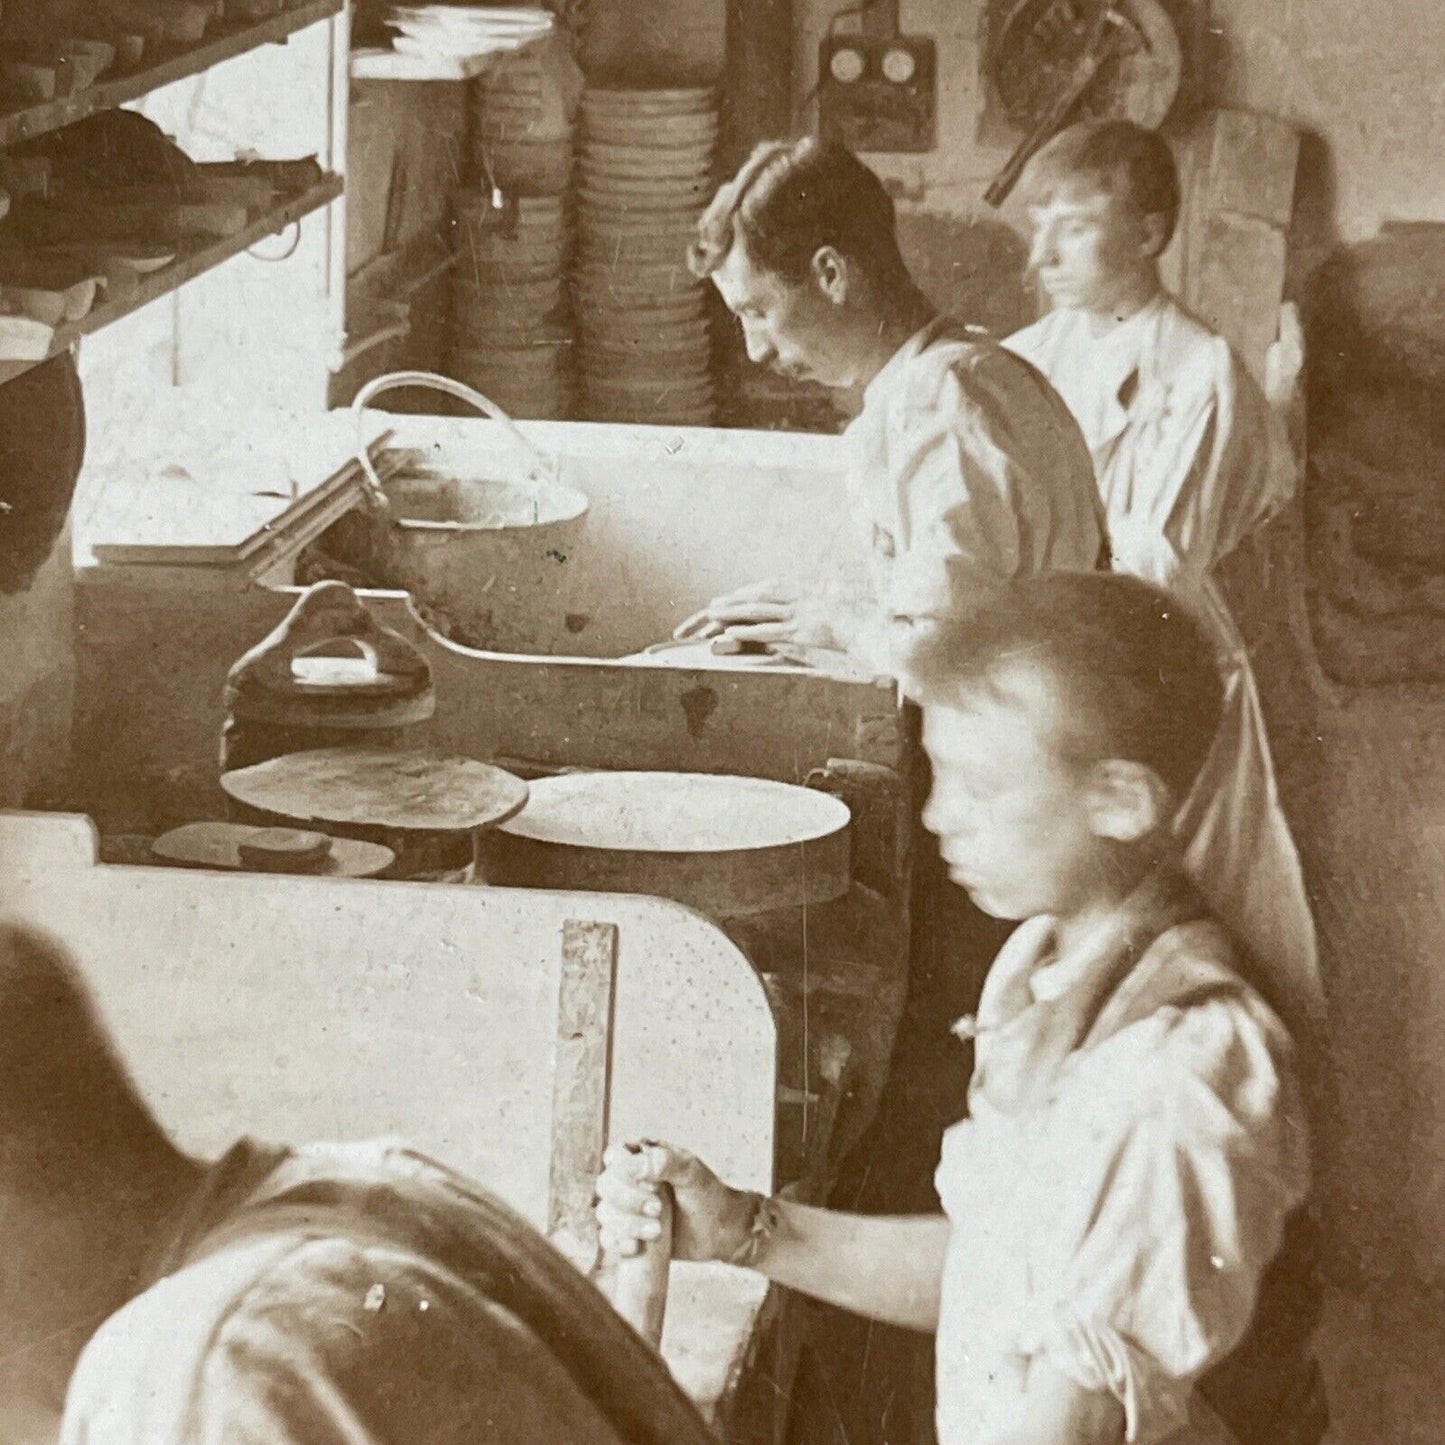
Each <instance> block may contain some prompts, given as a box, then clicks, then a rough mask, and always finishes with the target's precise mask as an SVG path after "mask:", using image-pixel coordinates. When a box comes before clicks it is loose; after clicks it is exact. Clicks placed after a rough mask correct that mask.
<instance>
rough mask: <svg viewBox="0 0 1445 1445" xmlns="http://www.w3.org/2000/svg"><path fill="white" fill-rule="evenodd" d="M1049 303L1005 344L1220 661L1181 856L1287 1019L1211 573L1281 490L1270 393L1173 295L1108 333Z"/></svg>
mask: <svg viewBox="0 0 1445 1445" xmlns="http://www.w3.org/2000/svg"><path fill="white" fill-rule="evenodd" d="M1091 322H1092V318H1091V317H1090V316H1089V315H1088V314H1087V313H1084V312H1080V311H1071V310H1059V311H1054V312H1051V313H1050V314H1049V315H1048V316H1045V317H1044V318H1043V320H1041V321H1039V322H1037V323H1036V324H1035V325H1033V326H1030V327H1028V328H1026V329H1025V330H1023V331H1020V332H1018V333H1017V334H1016V335H1014V336H1011V337H1010V338H1009V339H1008V340H1007V342H1005V345H1007V346H1008V347H1009V348H1010V349H1012V350H1014V351H1016V352H1017V353H1018V354H1019V355H1020V356H1022V357H1024V358H1025V359H1027V360H1028V361H1031V362H1032V363H1033V364H1034V365H1035V366H1037V367H1038V368H1039V370H1040V371H1042V372H1043V373H1044V375H1045V376H1047V377H1048V378H1049V380H1050V381H1051V382H1052V383H1053V385H1054V386H1055V387H1056V388H1057V390H1058V391H1059V393H1060V395H1061V396H1062V397H1063V398H1064V400H1065V401H1066V402H1067V403H1068V406H1069V409H1070V410H1071V411H1072V412H1073V414H1074V416H1075V417H1076V418H1077V419H1078V421H1079V425H1080V427H1081V428H1082V429H1083V433H1084V436H1085V438H1086V440H1087V442H1088V445H1089V449H1090V451H1091V453H1092V454H1093V462H1094V470H1095V474H1096V476H1097V478H1098V487H1099V492H1100V495H1101V497H1102V499H1103V504H1104V510H1105V515H1106V523H1107V526H1108V532H1109V546H1110V550H1111V552H1112V556H1113V565H1114V567H1115V569H1116V570H1118V571H1121V572H1130V573H1133V574H1134V575H1135V576H1138V577H1142V578H1144V579H1145V580H1147V581H1150V582H1154V583H1157V584H1159V585H1161V586H1165V587H1169V588H1171V589H1173V590H1175V591H1176V592H1177V593H1178V594H1179V595H1180V597H1181V598H1182V599H1183V600H1185V601H1186V602H1187V603H1188V604H1189V605H1190V606H1191V607H1193V608H1194V609H1195V611H1196V612H1198V613H1199V614H1200V615H1202V616H1203V617H1204V618H1205V619H1206V620H1207V621H1208V623H1209V624H1210V626H1211V627H1212V629H1213V631H1214V634H1215V637H1216V639H1217V642H1218V645H1219V647H1220V649H1221V651H1222V653H1223V654H1224V656H1225V658H1226V660H1227V687H1228V692H1227V696H1226V703H1225V715H1224V718H1223V720H1222V722H1221V725H1220V730H1219V735H1218V737H1217V738H1216V740H1215V744H1214V747H1213V750H1212V752H1211V754H1210V757H1209V759H1208V761H1207V762H1206V763H1205V766H1204V769H1203V771H1202V773H1201V774H1200V777H1199V780H1198V782H1197V784H1196V786H1195V788H1194V791H1193V793H1192V795H1191V796H1190V798H1189V799H1188V800H1187V802H1186V803H1185V806H1184V808H1183V809H1182V810H1181V813H1180V815H1179V819H1178V824H1177V826H1178V832H1179V836H1180V839H1181V841H1182V842H1183V843H1184V844H1185V846H1186V848H1187V854H1186V864H1187V867H1188V869H1189V872H1190V875H1191V877H1192V878H1193V879H1194V881H1195V883H1196V884H1197V885H1198V887H1199V888H1200V890H1201V891H1202V892H1203V894H1204V895H1205V898H1206V899H1207V901H1208V903H1209V905H1210V908H1211V909H1212V910H1213V912H1214V913H1215V914H1216V915H1217V916H1218V917H1219V918H1221V919H1222V920H1223V921H1224V922H1225V923H1226V924H1227V925H1228V926H1229V927H1230V929H1232V930H1233V932H1234V933H1235V935H1236V937H1238V938H1239V940H1240V941H1241V942H1242V943H1243V944H1244V945H1245V946H1246V947H1247V948H1248V949H1250V950H1251V951H1252V952H1253V953H1254V954H1255V955H1256V956H1257V957H1258V958H1259V959H1260V960H1262V961H1263V962H1265V963H1266V964H1267V965H1268V967H1269V968H1270V969H1271V972H1272V976H1271V978H1270V979H1269V980H1268V983H1269V986H1270V987H1271V988H1273V989H1274V990H1276V991H1277V1002H1278V1003H1279V1004H1280V1005H1281V1006H1283V1007H1285V1008H1287V1009H1288V1011H1289V1012H1290V1015H1291V1018H1292V1021H1293V1022H1295V1023H1307V1024H1309V1025H1310V1026H1311V1027H1312V1028H1314V1029H1316V1030H1318V1029H1319V1027H1320V1025H1321V1021H1322V1016H1323V1008H1324V1004H1323V993H1322V989H1321V984H1320V972H1319V957H1318V947H1317V943H1316V938H1315V928H1314V920H1313V918H1312V917H1311V914H1310V909H1309V901H1308V898H1307V896H1306V894H1305V888H1304V878H1303V875H1302V873H1301V869H1300V863H1299V855H1298V853H1297V851H1296V849H1295V845H1294V840H1293V839H1292V838H1291V836H1290V832H1289V825H1288V824H1287V823H1286V821H1285V817H1284V813H1283V810H1282V809H1281V807H1280V803H1279V794H1278V789H1277V787H1276V784H1275V776H1274V765H1273V762H1272V759H1271V757H1270V751H1269V742H1268V738H1267V735H1266V732H1265V726H1264V716H1263V713H1262V711H1261V708H1260V702H1259V695H1258V692H1257V690H1256V687H1255V682H1254V676H1253V673H1252V671H1251V669H1250V665H1249V659H1248V656H1247V654H1246V652H1245V647H1244V641H1243V639H1242V638H1241V636H1240V634H1239V630H1238V628H1237V627H1236V626H1235V624H1234V621H1233V619H1232V618H1231V616H1230V614H1229V609H1228V607H1227V606H1226V604H1225V601H1224V597H1223V594H1222V593H1221V592H1220V590H1219V587H1218V585H1217V583H1216V582H1215V581H1214V579H1213V577H1212V575H1211V572H1212V569H1213V568H1214V566H1215V564H1216V563H1218V562H1219V561H1220V560H1221V559H1222V558H1224V557H1226V556H1228V555H1229V553H1231V552H1232V551H1234V549H1235V548H1236V547H1238V546H1239V544H1240V543H1241V542H1242V541H1243V540H1244V538H1245V537H1247V536H1248V535H1249V534H1250V533H1251V532H1253V531H1255V530H1256V529H1257V528H1259V527H1260V526H1262V525H1263V524H1264V523H1265V522H1266V521H1268V520H1269V518H1270V517H1271V516H1273V515H1274V514H1275V513H1276V512H1277V511H1278V510H1279V509H1280V508H1281V507H1283V506H1284V505H1285V503H1287V502H1288V501H1289V500H1290V498H1291V497H1292V496H1293V493H1294V482H1295V479H1294V467H1293V461H1292V459H1291V457H1290V455H1289V452H1288V447H1287V445H1286V444H1285V443H1284V440H1283V437H1282V435H1281V434H1280V433H1279V432H1278V430H1277V429H1275V428H1273V427H1272V424H1271V417H1270V412H1269V407H1268V404H1267V402H1266V401H1265V398H1264V395H1263V393H1262V392H1261V391H1260V389H1259V387H1258V386H1257V385H1256V384H1255V382H1254V381H1253V379H1252V378H1251V377H1250V376H1249V373H1248V372H1247V371H1246V370H1245V368H1244V365H1243V364H1242V362H1241V361H1240V360H1239V358H1238V357H1237V356H1236V355H1235V354H1234V353H1233V352H1232V351H1231V349H1230V347H1229V345H1228V343H1227V342H1226V341H1225V340H1224V339H1223V338H1222V337H1220V336H1218V335H1216V334H1215V333H1214V332H1212V331H1211V330H1209V328H1208V327H1207V326H1205V325H1204V324H1203V323H1202V322H1200V321H1198V320H1196V319H1195V318H1194V317H1193V316H1191V315H1190V314H1189V312H1187V311H1186V310H1185V309H1184V308H1183V307H1182V306H1180V305H1179V304H1178V303H1177V302H1176V301H1175V300H1174V299H1173V298H1172V297H1170V296H1168V295H1167V294H1165V293H1162V292H1161V293H1160V294H1159V295H1158V296H1157V297H1156V298H1155V299H1154V301H1152V302H1151V303H1150V304H1149V305H1148V306H1146V307H1145V308H1144V309H1143V310H1142V311H1140V312H1138V313H1137V314H1136V315H1134V316H1132V317H1130V318H1129V319H1128V320H1127V321H1125V322H1123V323H1122V324H1120V325H1119V326H1117V327H1115V328H1114V329H1113V330H1112V331H1110V332H1108V333H1107V334H1105V335H1104V336H1103V337H1099V336H1096V335H1094V334H1093V332H1092V326H1091Z"/></svg>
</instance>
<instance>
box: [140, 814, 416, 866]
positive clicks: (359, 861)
mask: <svg viewBox="0 0 1445 1445" xmlns="http://www.w3.org/2000/svg"><path fill="white" fill-rule="evenodd" d="M268 831H270V830H268V829H263V828H254V827H251V826H249V825H247V824H245V823H187V824H186V825H185V826H184V827H181V828H173V829H172V830H171V831H170V832H169V833H165V834H162V836H161V837H159V838H157V839H156V840H155V842H154V843H152V844H151V851H152V852H153V853H154V854H155V856H156V857H157V858H160V859H162V860H164V861H165V862H167V863H182V864H185V865H186V866H188V867H191V868H217V869H221V870H223V871H226V872H231V871H233V870H234V871H237V872H248V873H249V872H260V871H263V870H261V869H253V868H251V867H250V866H249V865H248V864H246V863H245V862H244V861H243V860H242V858H241V845H242V844H243V843H245V842H248V841H249V840H252V839H254V838H255V836H256V835H257V834H258V833H263V832H268ZM395 860H396V855H395V854H394V853H393V852H392V851H391V849H390V848H385V847H383V846H382V845H381V844H380V843H361V842H357V841H355V840H354V839H351V838H332V839H331V849H330V851H329V852H328V853H327V854H326V856H325V857H324V858H321V859H318V860H317V862H316V863H315V864H313V865H310V866H306V867H301V866H297V867H295V868H292V869H280V868H276V869H273V870H271V871H276V872H283V871H284V872H288V873H293V874H295V875H296V876H299V877H305V878H375V877H376V876H377V875H378V874H379V873H383V872H385V871H386V869H388V868H390V867H391V865H392V863H393V862H395Z"/></svg>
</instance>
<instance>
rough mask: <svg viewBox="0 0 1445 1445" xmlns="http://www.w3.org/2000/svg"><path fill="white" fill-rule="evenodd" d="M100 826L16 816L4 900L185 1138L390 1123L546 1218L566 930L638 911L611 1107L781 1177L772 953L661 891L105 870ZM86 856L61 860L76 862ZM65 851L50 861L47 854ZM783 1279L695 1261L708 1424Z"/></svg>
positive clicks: (684, 1359)
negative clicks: (761, 960)
mask: <svg viewBox="0 0 1445 1445" xmlns="http://www.w3.org/2000/svg"><path fill="white" fill-rule="evenodd" d="M84 822H85V820H83V819H82V820H77V819H75V818H74V817H67V816H64V815H53V816H40V815H29V816H25V817H20V818H16V817H15V816H14V815H10V816H3V815H0V840H10V841H14V842H17V843H18V841H19V840H20V839H21V838H22V837H28V839H29V842H28V843H27V845H26V846H25V847H19V846H17V847H14V848H6V849H5V850H4V851H3V853H0V907H3V908H4V909H6V910H7V911H12V912H14V913H17V914H19V915H20V916H22V917H24V918H27V919H29V920H30V921H32V922H33V923H36V924H38V925H40V926H41V927H43V928H45V929H47V930H49V931H50V932H51V933H52V934H54V935H55V936H57V937H58V938H59V939H60V940H61V941H62V942H63V943H65V944H66V945H67V946H68V947H69V948H70V949H71V950H72V951H73V952H74V954H75V955H76V957H77V958H78V959H79V960H80V961H81V962H82V965H83V967H84V969H85V972H86V975H87V977H88V978H89V980H90V982H91V985H92V988H93V989H94V991H95V993H96V996H97V1000H98V1003H99V1006H100V1008H101V1011H102V1013H103V1014H104V1016H105V1018H106V1020H107V1021H108V1023H109V1024H110V1026H111V1027H112V1028H113V1029H114V1031H115V1034H116V1037H117V1039H118V1041H119V1044H120V1048H121V1051H122V1053H123V1055H124V1056H125V1058H126V1060H127V1062H128V1063H129V1065H130V1067H131V1069H132V1072H133V1074H134V1076H135V1078H136V1080H137V1082H138V1084H139V1086H140V1087H141V1089H142V1090H143V1091H144V1093H145V1095H146V1097H147V1098H148V1099H149V1100H150V1101H151V1103H152V1105H153V1107H154V1108H155V1109H156V1111H157V1113H158V1114H159V1116H160V1118H161V1120H162V1122H163V1123H164V1124H165V1125H166V1127H167V1128H169V1129H171V1130H172V1131H173V1132H174V1133H175V1135H176V1137H177V1138H178V1139H179V1141H180V1142H181V1144H182V1145H183V1147H185V1148H187V1149H190V1150H192V1151H195V1152H196V1153H197V1154H201V1155H211V1154H215V1153H217V1152H218V1151H220V1150H221V1149H223V1148H225V1147H226V1146H227V1145H228V1144H229V1143H230V1142H231V1141H232V1140H233V1139H234V1138H235V1137H236V1136H237V1134H239V1133H241V1132H243V1131H245V1132H250V1133H251V1134H253V1135H254V1136H256V1137H259V1138H263V1139H270V1140H275V1141H281V1142H284V1141H302V1140H312V1139H341V1140H346V1139H366V1138H373V1137H376V1136H379V1135H392V1136H397V1137H400V1138H403V1139H406V1140H408V1141H410V1142H412V1143H414V1144H416V1145H417V1146H418V1147H420V1148H421V1149H423V1150H424V1151H426V1152H427V1153H429V1154H431V1155H433V1156H434V1157H436V1158H439V1159H442V1160H445V1161H446V1162H447V1163H449V1164H451V1165H453V1166H454V1167H456V1168H459V1169H461V1170H462V1171H463V1172H464V1173H466V1174H468V1175H470V1176H471V1177H472V1178H474V1179H476V1180H478V1181H479V1182H480V1183H482V1184H484V1185H486V1186H487V1187H488V1188H490V1189H492V1190H494V1191H496V1192H497V1193H498V1194H500V1195H501V1196H502V1197H503V1198H504V1199H506V1200H507V1202H508V1203H510V1204H511V1205H512V1206H513V1207H514V1208H516V1209H518V1210H519V1211H520V1212H521V1213H522V1214H523V1215H524V1216H525V1217H527V1218H528V1219H530V1220H531V1221H532V1222H533V1223H534V1224H535V1225H537V1227H538V1228H545V1227H546V1222H547V1214H548V1194H549V1179H550V1159H551V1126H552V1117H551V1106H552V1096H553V1088H552V1080H553V1071H554V1060H555V1041H556V1025H557V1009H558V999H559V992H560V979H561V973H562V940H563V931H564V928H565V925H566V923H567V920H569V919H590V920H594V921H595V922H597V923H599V924H603V925H612V926H613V927H615V928H616V929H617V934H618V939H619V950H618V954H619V956H618V972H617V988H616V998H615V1005H614V1012H615V1026H614V1030H613V1049H614V1055H613V1060H614V1068H613V1076H612V1097H611V1102H610V1110H609V1115H610V1123H611V1129H612V1132H613V1135H614V1137H616V1138H619V1139H634V1138H643V1137H657V1138H666V1139H671V1140H674V1141H675V1142H677V1143H679V1144H681V1145H683V1146H684V1147H685V1148H688V1149H692V1150H694V1151H696V1152H697V1153H699V1154H701V1155H702V1156H703V1157H704V1158H706V1159H708V1160H709V1161H710V1162H712V1163H713V1164H714V1165H715V1167H716V1168H717V1169H718V1170H719V1172H720V1173H721V1174H722V1175H723V1177H724V1178H726V1179H728V1180H729V1181H731V1182H732V1183H734V1184H736V1185H738V1186H740V1187H742V1188H749V1189H759V1190H764V1191H767V1190H770V1189H771V1188H772V1166H773V1109H774V1090H775V1086H776V1078H777V1059H776V1051H777V1036H776V1031H775V1029H774V1025H773V1019H772V1014H771V1011H770V1009H769V1007H768V1004H767V1000H766V998H765V996H764V993H763V989H762V985H761V983H760V982H759V980H758V977H757V975H756V973H755V972H754V971H753V968H752V965H751V964H750V963H749V962H748V960H747V959H746V958H745V957H744V956H743V954H742V953H740V952H739V951H738V949H737V948H736V947H735V946H734V945H733V944H732V943H731V942H730V941H729V940H728V939H727V937H726V936H725V935H724V934H723V933H722V932H721V931H720V930H718V929H717V928H715V927H713V926H712V925H710V924H708V923H707V922H705V921H704V920H703V919H701V918H698V917H697V916H696V915H695V914H692V913H689V912H688V911H687V910H686V909H684V908H680V907H679V906H677V905H676V904H672V903H667V902H664V901H662V900H660V899H655V898H641V897H618V896H604V895H598V894H576V893H573V894H560V893H544V892H540V891H527V892H520V891H511V890H503V889H488V888H463V887H452V886H447V885H443V884H424V883H382V882H372V881H350V880H342V879H327V878H280V877H266V878H260V877H256V876H254V875H247V874H235V875H225V874H211V873H195V872H186V871H183V870H180V869H164V868H130V867H110V866H89V867H85V866H82V865H81V864H80V863H79V862H78V861H74V860H75V859H76V845H77V840H78V838H79V837H80V834H81V832H82V831H83V830H82V829H81V828H80V827H79V824H82V823H84ZM61 857H68V858H70V859H72V866H67V867H64V868H56V867H53V866H51V864H52V863H53V862H54V860H55V859H56V858H61ZM47 860H48V861H47ZM765 1296H766V1282H765V1281H763V1280H762V1279H761V1277H760V1276H757V1275H753V1274H749V1273H746V1272H743V1271H739V1270H733V1269H729V1268H727V1267H726V1266H723V1265H688V1264H678V1265H674V1267H673V1271H672V1285H671V1292H670V1295H669V1300H668V1318H667V1329H666V1332H665V1334H664V1336H663V1356H664V1358H666V1359H667V1361H668V1363H669V1365H670V1366H671V1368H672V1370H673V1373H674V1375H676V1377H677V1379H678V1381H679V1383H680V1384H681V1385H682V1386H683V1388H684V1389H686V1390H687V1391H688V1393H689V1394H691V1395H692V1397H693V1399H694V1400H696V1401H697V1403H698V1404H699V1406H700V1407H701V1408H702V1409H703V1411H704V1413H705V1414H707V1415H709V1416H710V1417H711V1416H713V1415H714V1413H715V1412H716V1411H717V1410H718V1409H719V1408H725V1400H726V1397H727V1395H728V1392H729V1391H730V1390H731V1389H732V1388H733V1387H734V1386H735V1384H736V1382H737V1377H738V1372H739V1370H740V1368H741V1366H742V1363H743V1359H744V1357H745V1355H746V1354H747V1351H748V1349H749V1346H750V1342H751V1341H752V1339H753V1336H754V1331H755V1329H756V1327H757V1324H758V1320H759V1316H760V1312H761V1310H762V1307H763V1303H764V1299H765Z"/></svg>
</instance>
